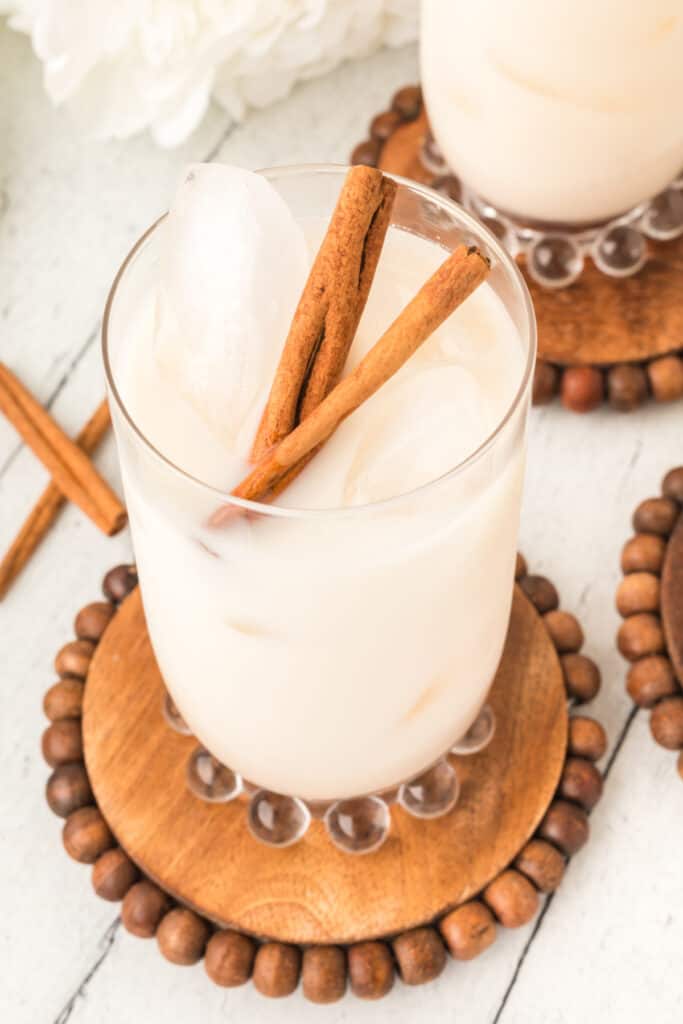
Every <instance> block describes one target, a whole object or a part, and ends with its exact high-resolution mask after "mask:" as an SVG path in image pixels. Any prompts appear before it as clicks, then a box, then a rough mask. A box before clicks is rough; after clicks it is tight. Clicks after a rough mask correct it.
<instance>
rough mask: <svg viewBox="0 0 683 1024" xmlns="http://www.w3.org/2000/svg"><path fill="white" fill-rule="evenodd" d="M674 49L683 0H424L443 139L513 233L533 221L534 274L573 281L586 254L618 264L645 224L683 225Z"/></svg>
mask: <svg viewBox="0 0 683 1024" xmlns="http://www.w3.org/2000/svg"><path fill="white" fill-rule="evenodd" d="M682 57H683V4H682V3H681V0H650V2H648V3H643V2H642V0H599V2H597V3H596V2H595V0H573V2H572V3H571V4H552V3H547V0H519V2H517V3H509V2H508V0H478V2H477V3H469V2H466V0H422V24H421V77H422V85H423V89H424V95H425V101H426V105H427V111H428V114H429V119H430V124H431V129H432V131H433V133H434V136H435V138H436V142H437V143H438V147H439V149H440V150H441V153H442V154H443V157H444V158H445V160H446V161H447V163H448V164H449V165H450V167H451V168H452V169H453V173H455V174H456V175H457V176H458V178H459V179H460V181H461V182H462V184H463V186H464V189H465V192H466V194H467V196H466V201H467V204H468V205H469V206H470V208H472V209H474V210H475V211H476V212H477V213H479V214H481V215H483V216H484V217H487V218H489V219H497V220H498V221H499V222H502V224H503V227H504V228H506V227H507V228H508V234H509V235H511V236H513V237H509V238H508V240H507V241H508V242H510V243H514V241H515V237H514V236H516V241H517V243H518V245H521V246H522V248H523V247H524V244H525V242H529V241H535V240H537V238H538V232H540V233H541V235H542V240H543V244H544V245H545V249H544V250H543V251H542V252H539V253H533V254H532V259H531V260H529V261H528V262H529V263H530V268H529V269H530V271H531V272H532V274H533V275H534V276H535V277H536V278H537V279H538V280H540V282H541V283H543V284H550V285H552V284H558V285H563V284H567V283H571V280H574V279H575V278H576V277H577V276H578V274H579V273H580V271H581V267H582V263H583V259H582V257H583V256H584V255H587V254H590V255H591V256H592V257H593V258H594V259H595V262H596V263H597V265H598V266H599V268H600V269H601V270H603V271H604V272H605V273H607V274H612V275H613V276H626V275H627V274H631V273H634V272H636V271H637V270H638V269H640V267H641V266H642V265H643V263H644V261H645V258H646V248H647V247H646V244H645V241H644V237H643V236H648V237H652V238H656V239H658V240H665V239H668V238H672V237H675V236H676V235H677V234H680V233H681V232H682V231H683V192H681V185H683V182H681V180H680V178H679V175H680V172H681V169H682V168H683V118H681V99H682V98H683V59H682ZM601 227H602V228H608V229H609V228H611V231H610V232H609V233H608V232H606V231H604V230H603V231H601V230H600V228H601ZM520 228H522V229H525V228H526V229H528V231H527V234H526V235H525V234H524V231H523V230H522V231H521V233H520V230H519V229H520ZM577 235H578V236H579V237H578V238H577V237H576V236H577ZM548 238H550V239H555V238H559V239H560V241H558V242H557V243H556V245H555V246H554V248H553V246H552V245H549V244H548V242H547V241H546V240H547V239H548ZM513 247H514V244H513ZM535 257H537V258H535ZM544 263H545V264H546V265H549V264H550V266H546V267H545V268H544ZM534 264H536V266H534ZM553 264H554V265H553ZM534 271H536V273H534ZM553 277H555V280H553Z"/></svg>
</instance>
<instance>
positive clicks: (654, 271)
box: [351, 86, 683, 412]
mask: <svg viewBox="0 0 683 1024" xmlns="http://www.w3.org/2000/svg"><path fill="white" fill-rule="evenodd" d="M428 131H429V124H428V120H427V115H426V112H425V110H424V107H423V105H422V97H421V92H420V89H419V87H418V86H406V87H405V88H403V89H400V90H399V91H398V92H397V93H396V94H395V95H394V97H393V100H392V103H391V107H390V109H389V110H387V111H384V112H382V113H380V114H378V115H377V116H376V117H375V118H374V119H373V120H372V122H371V124H370V138H369V139H367V140H366V141H365V142H361V143H360V144H359V145H358V146H356V148H355V149H354V151H353V153H352V154H351V163H366V164H371V165H373V166H378V167H380V168H381V169H382V170H385V171H389V172H391V173H393V174H401V175H403V176H404V177H407V178H412V179H413V180H415V181H420V182H422V183H424V184H427V185H431V186H433V187H434V188H437V189H438V190H439V191H445V192H447V193H448V194H449V195H450V196H451V198H453V199H456V200H457V199H459V198H460V191H459V185H458V182H457V179H456V178H454V177H451V176H448V177H444V178H437V177H435V175H433V174H431V173H430V172H429V171H428V170H427V169H426V168H425V166H424V165H423V163H422V161H421V160H420V151H421V149H422V145H423V143H424V140H425V138H426V136H427V134H428ZM648 246H649V258H648V262H647V263H646V265H645V267H644V268H643V269H642V270H641V271H640V272H639V273H638V274H636V275H634V276H633V277H626V278H621V279H615V278H610V277H608V276H607V275H605V274H603V273H601V272H600V271H599V270H598V269H597V267H596V266H595V265H594V264H593V262H592V260H587V261H586V265H585V267H584V270H583V273H582V275H581V277H580V278H579V280H578V281H577V282H576V283H575V284H573V285H572V286H571V287H570V288H563V289H556V290H553V289H547V288H542V287H541V286H540V285H538V284H536V282H535V281H533V280H532V279H531V278H530V277H529V276H528V275H526V274H525V277H526V280H527V284H528V285H529V289H530V291H531V294H532V297H533V301H534V308H535V310H536V318H537V321H538V362H537V367H536V375H535V378H534V403H535V404H537V405H539V404H543V403H545V402H549V401H550V400H551V399H552V398H553V397H554V395H556V394H558V393H560V395H561V398H562V402H563V404H564V405H565V406H566V407H567V408H569V409H571V410H573V411H575V412H587V411H589V410H590V409H594V408H596V407H597V406H599V405H600V404H601V403H602V401H603V399H605V398H606V399H607V400H608V401H609V403H610V405H611V406H612V407H613V408H615V409H619V410H621V411H628V410H631V409H635V408H637V407H638V406H639V405H642V404H643V402H644V401H646V399H647V398H648V397H652V398H654V399H655V400H656V401H658V402H667V401H672V400H674V399H678V398H681V397H683V358H681V352H682V351H683V303H681V301H680V295H681V285H682V283H683V237H681V238H678V239H675V240H674V241H671V242H666V243H663V242H652V241H650V242H648ZM520 263H521V265H522V269H523V270H524V259H523V257H522V258H521V259H520Z"/></svg>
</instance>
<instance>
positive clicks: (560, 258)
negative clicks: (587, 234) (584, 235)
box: [526, 235, 583, 288]
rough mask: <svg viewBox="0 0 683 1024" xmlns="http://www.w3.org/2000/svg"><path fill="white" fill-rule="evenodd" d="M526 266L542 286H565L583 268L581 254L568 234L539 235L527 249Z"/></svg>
mask: <svg viewBox="0 0 683 1024" xmlns="http://www.w3.org/2000/svg"><path fill="white" fill-rule="evenodd" d="M526 262H527V268H528V270H529V273H530V274H531V276H532V277H533V279H534V281H537V282H538V283H539V284H541V285H543V286H544V288H566V287H567V285H570V284H572V283H573V282H574V281H576V280H577V279H578V278H579V277H580V275H581V271H582V270H583V254H582V252H581V249H580V248H579V245H578V243H577V242H576V241H575V240H574V239H573V238H570V237H569V236H568V235H541V236H540V237H539V238H537V239H536V240H535V241H534V242H532V244H531V246H530V247H529V249H528V250H527V256H526Z"/></svg>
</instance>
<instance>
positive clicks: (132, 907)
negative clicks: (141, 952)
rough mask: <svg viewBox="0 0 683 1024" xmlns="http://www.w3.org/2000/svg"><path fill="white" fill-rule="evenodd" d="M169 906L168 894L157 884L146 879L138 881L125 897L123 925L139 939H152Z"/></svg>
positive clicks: (122, 910) (122, 911)
mask: <svg viewBox="0 0 683 1024" xmlns="http://www.w3.org/2000/svg"><path fill="white" fill-rule="evenodd" d="M168 907H169V899H168V896H167V895H166V893H165V892H163V890H161V889H160V888H159V887H158V886H157V885H154V884H153V883H152V882H148V881H147V880H146V879H145V880H144V881H142V882H136V883H135V885H133V886H132V887H131V888H130V889H129V890H128V892H127V893H126V895H125V896H124V898H123V905H122V907H121V921H122V923H123V927H124V928H125V929H126V931H129V932H130V933H131V935H137V937H138V938H139V939H151V938H152V937H153V936H154V935H156V931H157V928H158V927H159V922H160V921H161V919H162V917H163V916H164V914H165V913H166V911H167V910H168Z"/></svg>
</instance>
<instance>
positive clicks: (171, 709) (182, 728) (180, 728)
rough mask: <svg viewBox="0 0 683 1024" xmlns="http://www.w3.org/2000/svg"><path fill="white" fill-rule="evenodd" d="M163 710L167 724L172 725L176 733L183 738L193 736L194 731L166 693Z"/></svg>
mask: <svg viewBox="0 0 683 1024" xmlns="http://www.w3.org/2000/svg"><path fill="white" fill-rule="evenodd" d="M162 710H163V713H164V718H165V719H166V722H167V724H168V725H170V727H171V729H173V731H174V732H179V733H180V735H181V736H191V735H192V730H191V729H190V727H189V725H188V724H187V722H186V721H185V719H184V718H183V716H182V715H181V714H180V712H179V711H178V708H177V707H176V706H175V704H174V702H173V698H172V697H171V694H170V693H166V694H165V696H164V703H163V708H162Z"/></svg>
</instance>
